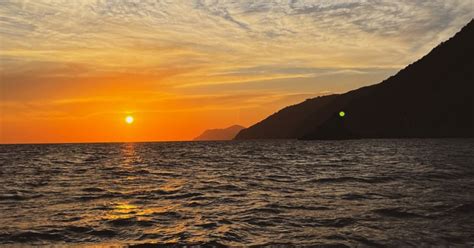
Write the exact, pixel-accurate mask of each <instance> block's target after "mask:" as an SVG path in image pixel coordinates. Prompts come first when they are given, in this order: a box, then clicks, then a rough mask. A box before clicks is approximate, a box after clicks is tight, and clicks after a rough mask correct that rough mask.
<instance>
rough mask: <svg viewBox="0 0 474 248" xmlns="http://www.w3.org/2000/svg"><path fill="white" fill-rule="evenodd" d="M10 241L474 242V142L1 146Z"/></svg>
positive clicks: (4, 229) (5, 234)
mask: <svg viewBox="0 0 474 248" xmlns="http://www.w3.org/2000/svg"><path fill="white" fill-rule="evenodd" d="M0 168H1V171H0V244H26V245H37V244H53V245H62V244H65V243H64V242H72V243H75V244H86V245H87V244H98V245H110V244H118V245H126V244H140V243H170V244H217V243H219V244H225V245H263V244H286V245H289V244H297V245H338V244H339V245H346V246H384V245H388V246H408V245H416V246H419V245H430V246H431V245H460V246H467V247H472V245H473V244H474V211H473V209H474V140H472V139H466V140H454V139H446V140H415V139H413V140H359V141H326V142H322V141H314V142H311V141H262V142H189V143H186V142H183V143H178V142H176V143H128V144H73V145H4V146H0Z"/></svg>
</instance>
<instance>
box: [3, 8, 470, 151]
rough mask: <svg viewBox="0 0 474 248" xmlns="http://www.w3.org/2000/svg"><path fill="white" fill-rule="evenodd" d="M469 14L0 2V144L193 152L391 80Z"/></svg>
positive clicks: (444, 10) (457, 10) (441, 10)
mask: <svg viewBox="0 0 474 248" xmlns="http://www.w3.org/2000/svg"><path fill="white" fill-rule="evenodd" d="M472 13H474V9H473V4H472V1H471V0H452V1H441V0H436V1H429V2H428V3H427V2H426V1H398V2H396V3H394V2H393V1H381V2H380V3H379V4H377V5H374V4H373V3H371V2H368V1H363V0H360V1H357V0H338V1H316V0H315V1H292V2H291V3H289V2H287V1H282V2H279V1H275V2H270V1H237V2H231V1H217V0H216V1H208V0H202V1H201V0H196V1H160V0H153V1H152V0H149V1H148V0H146V1H141V2H139V3H135V2H134V1H129V0H124V1H111V0H103V1H96V0H76V1H59V0H36V1H27V0H25V1H21V0H12V1H6V2H2V3H1V4H0V48H1V49H0V62H1V64H0V65H1V67H0V143H47V142H109V141H155V140H190V139H192V138H194V137H195V136H197V135H199V134H200V133H201V132H202V131H204V130H205V129H209V128H223V127H227V126H231V125H234V124H240V125H243V126H249V125H252V124H254V123H256V122H258V121H260V120H262V119H263V118H265V117H266V116H268V115H269V114H271V113H273V112H275V111H277V110H278V109H280V108H282V107H284V106H287V105H290V104H295V103H298V102H300V101H302V100H304V99H306V98H310V97H315V96H318V95H323V94H329V93H334V92H345V91H347V90H350V89H354V88H357V87H360V86H364V85H369V84H373V83H377V82H379V81H381V80H383V79H384V78H386V77H388V76H389V75H392V74H394V73H396V71H397V70H399V69H400V68H402V67H404V66H405V65H407V64H408V63H411V62H413V61H414V60H416V59H417V58H419V57H420V56H422V55H424V54H426V53H427V52H428V51H429V50H430V49H431V48H432V47H434V46H435V45H436V44H438V43H439V42H441V41H443V40H445V39H447V38H449V37H450V36H452V35H453V34H454V33H455V32H456V31H457V30H459V29H460V28H461V27H462V26H463V25H465V24H466V23H467V22H468V21H469V20H470V19H471V18H473V14H472ZM128 114H131V115H133V116H134V117H135V122H134V123H133V124H132V125H127V124H126V123H125V122H124V118H125V116H126V115H128Z"/></svg>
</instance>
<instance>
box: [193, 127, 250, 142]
mask: <svg viewBox="0 0 474 248" xmlns="http://www.w3.org/2000/svg"><path fill="white" fill-rule="evenodd" d="M244 128H245V127H243V126H240V125H233V126H230V127H228V128H217V129H208V130H206V131H204V132H203V133H202V134H201V135H199V136H197V137H196V138H194V140H195V141H210V140H232V139H233V138H235V136H236V135H237V133H239V132H240V130H242V129H244Z"/></svg>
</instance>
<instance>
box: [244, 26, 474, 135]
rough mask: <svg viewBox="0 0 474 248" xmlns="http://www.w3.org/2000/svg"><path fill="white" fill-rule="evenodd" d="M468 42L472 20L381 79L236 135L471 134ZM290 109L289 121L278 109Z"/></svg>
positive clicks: (472, 77)
mask: <svg viewBox="0 0 474 248" xmlns="http://www.w3.org/2000/svg"><path fill="white" fill-rule="evenodd" d="M472 44H474V21H473V20H471V21H470V22H469V23H468V24H467V25H466V26H465V27H463V28H462V29H461V31H459V32H458V33H457V34H456V35H454V36H453V37H451V38H450V39H448V40H447V41H445V42H442V43H440V44H439V45H438V46H436V47H435V48H433V49H432V50H431V51H430V52H429V53H428V54H426V55H425V56H423V57H422V58H420V59H419V60H417V61H415V62H413V63H411V64H409V65H408V66H406V67H405V68H403V69H402V70H400V71H399V72H398V73H397V74H395V75H393V76H391V77H389V78H387V79H385V80H383V81H382V82H381V83H378V84H374V85H371V86H366V87H362V88H359V89H355V90H351V91H349V92H346V93H344V94H340V95H331V96H327V97H328V99H329V100H328V99H326V100H327V101H326V102H325V103H323V101H322V99H323V98H320V97H318V98H313V99H309V100H307V101H305V102H303V103H300V104H296V105H293V106H290V107H287V108H284V109H282V110H280V111H279V112H277V113H275V114H273V115H271V116H269V117H268V118H266V119H264V120H263V121H261V122H259V123H257V124H255V125H253V126H251V127H249V128H247V129H244V130H242V131H240V132H239V134H238V135H237V136H236V138H235V139H278V138H301V139H351V138H409V137H474V127H473V126H474V125H473V119H474V118H473V116H474V111H473V110H474V107H473V105H474V101H473V92H474V89H473V83H474V72H473V71H474V69H473V68H474V57H473V55H474V49H473V45H472ZM308 101H309V102H313V107H310V108H308V107H305V103H306V105H307V102H308ZM316 102H317V103H318V104H316ZM289 110H291V112H292V113H293V115H294V117H293V119H292V120H287V119H286V118H285V115H283V114H282V111H283V113H284V112H285V111H289ZM340 111H344V112H345V113H346V116H344V117H340V116H339V115H338V113H339V112H340ZM275 120H277V121H275ZM287 123H292V124H291V125H289V124H287ZM286 126H288V127H289V128H290V129H291V130H279V129H281V128H284V127H286ZM256 133H257V134H256ZM276 133H285V134H288V135H284V136H282V135H275V134H276Z"/></svg>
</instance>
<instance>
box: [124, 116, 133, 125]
mask: <svg viewBox="0 0 474 248" xmlns="http://www.w3.org/2000/svg"><path fill="white" fill-rule="evenodd" d="M133 121H134V119H133V116H131V115H127V117H125V122H126V123H127V124H132V123H133Z"/></svg>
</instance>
